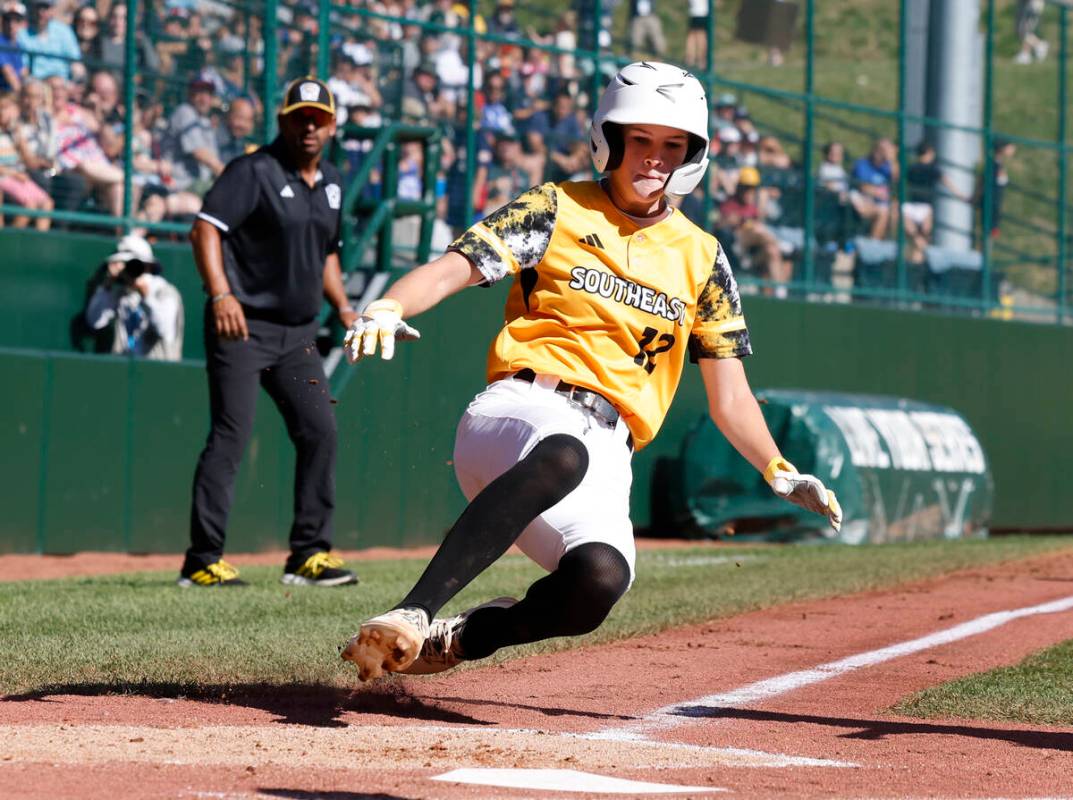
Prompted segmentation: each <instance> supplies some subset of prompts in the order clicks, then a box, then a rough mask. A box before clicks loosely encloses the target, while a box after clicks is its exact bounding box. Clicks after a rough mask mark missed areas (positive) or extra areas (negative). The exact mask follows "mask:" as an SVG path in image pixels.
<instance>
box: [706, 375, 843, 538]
mask: <svg viewBox="0 0 1073 800" xmlns="http://www.w3.org/2000/svg"><path fill="white" fill-rule="evenodd" d="M700 372H701V375H702V377H703V378H704V389H705V391H706V392H707V395H708V411H709V413H710V414H711V417H712V421H713V422H715V424H716V425H717V426H718V428H719V430H720V431H722V433H723V435H724V436H726V437H727V441H729V442H730V443H731V444H732V445H733V446H734V448H735V449H736V450H737V451H738V452H739V453H741V454H742V456H743V457H744V458H745V459H746V460H747V461H748V462H749V463H750V464H752V465H753V466H754V467H755V468H756V469H757V471H759V472H762V473H763V475H764V480H766V481H767V483H768V485H769V486H770V487H771V489H772V491H773V492H775V494H777V495H779V496H780V497H785V498H786V499H787V500H789V501H790V502H791V503H794V504H795V505H798V506H801V507H802V508H805V509H807V510H809V511H813V512H815V513H817V514H821V515H823V516H825V517H827V520H828V521H829V522H830V523H831V527H832V528H834V529H835V530H836V531H837V530H838V529H839V528H840V527H841V526H842V508H841V506H839V504H838V498H836V497H835V493H834V492H832V491H831V490H829V489H828V488H827V487H826V486H824V485H823V482H822V481H821V480H820V479H819V478H817V477H815V476H814V475H802V474H801V473H799V472H798V471H797V469H796V468H795V467H794V465H793V464H791V463H790V462H789V461H787V460H786V459H785V458H783V457H782V454H781V453H780V452H779V448H778V446H777V445H776V444H775V440H774V439H772V438H771V432H770V431H768V427H767V422H765V421H764V415H763V413H761V411H760V405H759V404H758V403H757V402H756V398H755V397H753V391H752V389H751V388H750V386H749V380H748V378H746V376H745V366H744V365H743V364H742V363H741V359H738V358H719V359H717V358H702V359H700Z"/></svg>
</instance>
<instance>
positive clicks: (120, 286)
mask: <svg viewBox="0 0 1073 800" xmlns="http://www.w3.org/2000/svg"><path fill="white" fill-rule="evenodd" d="M116 250H117V251H116V252H115V253H113V254H112V255H111V256H109V257H108V259H107V261H105V263H104V264H103V265H102V266H101V284H100V285H99V286H98V287H97V289H96V290H95V291H94V292H93V294H92V296H91V297H90V298H89V302H88V303H87V304H86V323H87V324H88V325H89V327H90V328H92V329H93V330H95V331H101V330H104V329H105V328H106V327H108V326H109V325H112V326H113V330H114V334H115V335H114V338H113V341H112V346H111V352H113V353H128V354H130V355H135V356H140V357H142V358H151V359H156V360H159V361H178V360H179V359H181V358H182V351H183V300H182V296H181V295H180V294H179V290H178V289H176V288H175V287H174V286H172V285H171V284H170V283H168V282H167V281H166V280H164V278H162V277H161V276H160V265H159V264H158V263H157V261H156V259H154V258H153V248H152V247H151V246H150V245H149V242H147V241H146V240H145V239H143V238H142V237H141V236H135V235H133V234H131V235H128V236H124V237H123V238H122V239H120V240H119V246H118V247H117V248H116Z"/></svg>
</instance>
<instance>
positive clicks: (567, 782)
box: [432, 769, 727, 794]
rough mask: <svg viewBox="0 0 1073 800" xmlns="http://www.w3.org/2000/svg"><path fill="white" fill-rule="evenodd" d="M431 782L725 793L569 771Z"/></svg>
mask: <svg viewBox="0 0 1073 800" xmlns="http://www.w3.org/2000/svg"><path fill="white" fill-rule="evenodd" d="M432 780H434V781H450V782H451V783H476V784H480V785H481V786H502V787H505V788H510V789H538V790H541V791H552V792H591V793H601V794H682V793H685V792H690V793H694V794H695V793H697V792H725V791H727V790H726V789H720V788H719V787H717V786H678V785H675V784H673V783H647V782H645V781H630V780H624V779H623V778H609V777H607V776H606V775H596V774H594V773H591V772H578V771H577V770H572V769H455V770H451V771H450V772H445V773H444V774H443V775H436V776H435V777H434V778H433V779H432Z"/></svg>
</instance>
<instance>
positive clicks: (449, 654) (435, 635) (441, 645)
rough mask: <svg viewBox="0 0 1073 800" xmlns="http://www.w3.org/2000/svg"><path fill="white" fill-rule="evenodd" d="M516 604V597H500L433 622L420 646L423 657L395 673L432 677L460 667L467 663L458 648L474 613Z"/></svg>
mask: <svg viewBox="0 0 1073 800" xmlns="http://www.w3.org/2000/svg"><path fill="white" fill-rule="evenodd" d="M517 602H518V601H517V600H515V599H514V598H513V597H497V598H496V599H495V600H489V601H488V602H487V603H481V605H479V606H474V607H473V608H470V609H467V610H466V611H463V612H462V613H461V614H459V615H457V616H454V617H448V618H447V619H438V618H437V619H434V620H432V623H431V624H430V625H429V633H428V637H427V638H426V639H425V644H424V645H423V646H422V647H421V654H420V656H418V657H417V658H416V659H415V660H414V662H413V663H412V664H410V665H409V666H408V667H406V668H404V669H400V670H396V672H405V673H406V674H407V675H432V674H434V673H437V672H444V671H446V670H449V669H453V668H454V667H457V666H458V664H459V662H461V661H465V657H464V656H463V655H462V652H461V650H460V648H459V645H458V640H459V636H460V635H461V633H462V628H464V627H465V625H466V622H467V621H468V620H469V618H470V617H471V616H472V615H473V613H474V612H475V611H480V610H481V609H484V608H510V607H511V606H513V605H515V604H516V603H517Z"/></svg>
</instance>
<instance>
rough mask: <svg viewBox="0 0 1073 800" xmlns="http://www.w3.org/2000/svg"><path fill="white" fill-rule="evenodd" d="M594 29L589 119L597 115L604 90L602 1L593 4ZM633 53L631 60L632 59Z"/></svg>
mask: <svg viewBox="0 0 1073 800" xmlns="http://www.w3.org/2000/svg"><path fill="white" fill-rule="evenodd" d="M592 13H593V20H592V29H593V31H595V33H596V35H595V36H594V37H593V40H592V76H591V81H590V85H591V88H590V89H589V109H588V110H589V119H592V116H593V115H594V114H595V113H596V103H597V102H599V100H600V94H601V93H602V92H603V90H604V86H603V81H602V80H601V79H600V32H601V30H602V28H601V25H602V23H603V13H604V10H603V3H602V2H601V0H594V2H593V4H592ZM632 55H633V54H632V53H631V58H632Z"/></svg>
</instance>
